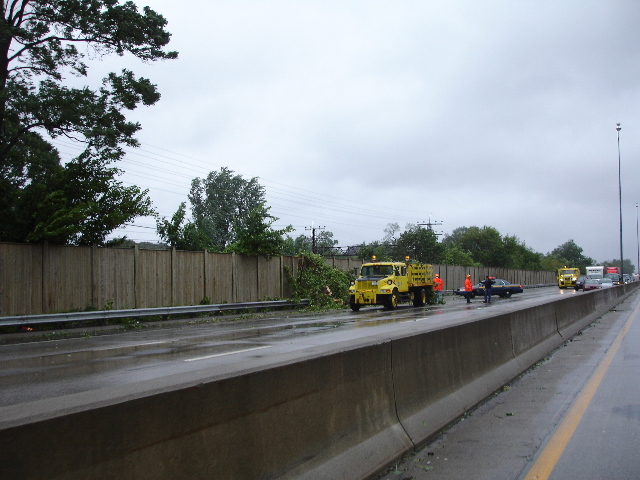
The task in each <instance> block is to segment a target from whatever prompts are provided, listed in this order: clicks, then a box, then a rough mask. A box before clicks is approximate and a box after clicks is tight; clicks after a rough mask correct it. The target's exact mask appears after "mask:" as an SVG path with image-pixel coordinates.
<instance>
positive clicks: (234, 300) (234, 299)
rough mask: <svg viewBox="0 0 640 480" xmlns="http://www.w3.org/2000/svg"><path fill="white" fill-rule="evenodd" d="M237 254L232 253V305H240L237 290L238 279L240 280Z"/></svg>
mask: <svg viewBox="0 0 640 480" xmlns="http://www.w3.org/2000/svg"><path fill="white" fill-rule="evenodd" d="M237 260H238V258H237V255H236V252H231V301H232V303H238V300H237V298H238V292H237V290H236V284H237V278H238V263H237Z"/></svg>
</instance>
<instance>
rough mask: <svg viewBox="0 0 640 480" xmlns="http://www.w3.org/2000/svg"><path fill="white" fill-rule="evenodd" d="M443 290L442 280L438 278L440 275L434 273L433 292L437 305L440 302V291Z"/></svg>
mask: <svg viewBox="0 0 640 480" xmlns="http://www.w3.org/2000/svg"><path fill="white" fill-rule="evenodd" d="M443 288H444V280H442V279H441V278H440V274H439V273H436V276H435V278H434V279H433V290H434V291H435V292H436V295H437V296H438V298H437V300H436V301H437V303H441V302H442V289H443Z"/></svg>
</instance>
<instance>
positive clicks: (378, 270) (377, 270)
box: [361, 265, 393, 277]
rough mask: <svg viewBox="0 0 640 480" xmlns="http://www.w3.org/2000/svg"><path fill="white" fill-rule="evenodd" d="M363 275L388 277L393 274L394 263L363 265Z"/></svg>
mask: <svg viewBox="0 0 640 480" xmlns="http://www.w3.org/2000/svg"><path fill="white" fill-rule="evenodd" d="M361 275H362V276H363V277H386V276H389V275H393V266H392V265H365V266H363V267H362V272H361Z"/></svg>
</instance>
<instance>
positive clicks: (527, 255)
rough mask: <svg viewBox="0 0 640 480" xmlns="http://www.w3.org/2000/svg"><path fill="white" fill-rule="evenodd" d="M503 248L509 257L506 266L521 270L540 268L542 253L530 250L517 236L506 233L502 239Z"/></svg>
mask: <svg viewBox="0 0 640 480" xmlns="http://www.w3.org/2000/svg"><path fill="white" fill-rule="evenodd" d="M502 241H503V244H504V249H505V251H506V253H507V256H508V258H509V262H508V264H507V265H506V267H507V268H518V269H521V270H532V271H538V270H542V263H541V261H542V254H540V253H536V252H534V251H533V250H531V249H530V248H529V247H527V245H526V244H525V243H524V242H522V241H520V239H518V237H516V236H515V235H514V236H509V235H506V236H505V237H504V238H503V239H502Z"/></svg>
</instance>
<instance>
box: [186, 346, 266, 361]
mask: <svg viewBox="0 0 640 480" xmlns="http://www.w3.org/2000/svg"><path fill="white" fill-rule="evenodd" d="M272 346H273V345H265V346H263V347H254V348H245V349H244V350H234V351H233V352H225V353H216V354H215V355H206V356H204V357H195V358H187V359H186V360H185V362H195V361H197V360H206V359H208V358H215V357H224V356H227V355H234V354H236V353H245V352H253V351H254V350H262V349H263V348H271V347H272Z"/></svg>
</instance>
